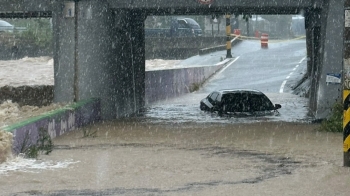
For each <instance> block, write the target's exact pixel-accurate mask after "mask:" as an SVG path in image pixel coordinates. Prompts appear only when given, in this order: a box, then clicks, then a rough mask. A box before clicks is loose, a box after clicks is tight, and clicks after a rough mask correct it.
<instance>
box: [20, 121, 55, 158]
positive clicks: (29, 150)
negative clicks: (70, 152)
mask: <svg viewBox="0 0 350 196" xmlns="http://www.w3.org/2000/svg"><path fill="white" fill-rule="evenodd" d="M52 149H53V143H52V140H51V137H50V135H49V133H48V131H47V130H46V129H44V128H39V131H38V139H37V141H36V144H31V143H30V136H29V131H27V132H26V135H25V137H24V139H23V143H22V146H21V149H20V153H21V154H23V155H24V157H26V158H37V157H38V156H39V154H46V155H48V154H50V153H51V152H52Z"/></svg>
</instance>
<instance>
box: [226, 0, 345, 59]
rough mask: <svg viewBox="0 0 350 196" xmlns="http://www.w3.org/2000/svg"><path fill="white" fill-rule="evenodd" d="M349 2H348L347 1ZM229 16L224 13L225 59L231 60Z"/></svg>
mask: <svg viewBox="0 0 350 196" xmlns="http://www.w3.org/2000/svg"><path fill="white" fill-rule="evenodd" d="M349 1H350V0H349ZM230 23H231V15H230V14H227V13H226V50H227V54H226V58H232V54H231V24H230Z"/></svg>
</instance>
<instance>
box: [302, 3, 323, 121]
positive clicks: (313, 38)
mask: <svg viewBox="0 0 350 196" xmlns="http://www.w3.org/2000/svg"><path fill="white" fill-rule="evenodd" d="M305 28H306V37H307V42H306V44H307V46H306V49H307V58H308V59H307V66H308V67H307V71H308V74H309V78H310V81H311V85H310V91H309V108H310V110H311V112H312V113H313V115H316V111H317V95H318V92H317V89H318V85H319V83H318V79H319V68H320V67H321V65H320V64H321V63H320V55H319V54H320V38H321V30H320V28H321V15H320V13H319V12H318V11H317V10H309V11H308V12H306V14H305Z"/></svg>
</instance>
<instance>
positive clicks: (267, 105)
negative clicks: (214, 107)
mask: <svg viewBox="0 0 350 196" xmlns="http://www.w3.org/2000/svg"><path fill="white" fill-rule="evenodd" d="M222 103H223V105H225V106H226V107H227V111H229V112H255V111H265V110H273V109H274V106H273V104H272V102H271V101H270V100H269V99H268V98H267V97H266V96H265V95H264V94H255V93H248V92H237V93H229V94H224V95H223V97H222Z"/></svg>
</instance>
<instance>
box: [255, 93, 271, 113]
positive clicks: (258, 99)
mask: <svg viewBox="0 0 350 196" xmlns="http://www.w3.org/2000/svg"><path fill="white" fill-rule="evenodd" d="M249 99H250V101H249V104H250V108H251V110H253V111H264V110H272V109H273V108H274V107H273V104H272V102H271V101H270V100H269V98H267V97H266V96H265V95H263V94H260V95H258V94H252V95H251V96H250V98H249Z"/></svg>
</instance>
